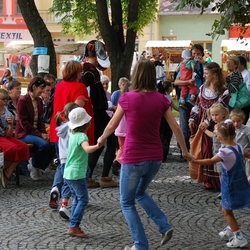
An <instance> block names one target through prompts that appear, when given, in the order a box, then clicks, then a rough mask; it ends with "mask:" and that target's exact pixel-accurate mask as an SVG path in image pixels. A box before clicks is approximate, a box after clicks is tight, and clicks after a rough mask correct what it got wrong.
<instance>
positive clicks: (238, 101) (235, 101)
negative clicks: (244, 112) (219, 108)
mask: <svg viewBox="0 0 250 250" xmlns="http://www.w3.org/2000/svg"><path fill="white" fill-rule="evenodd" d="M230 85H231V87H233V88H234V89H235V92H234V93H230V96H231V98H230V100H229V106H230V107H232V108H236V109H242V108H244V107H246V106H248V105H250V94H249V92H248V89H247V85H246V83H245V82H242V83H240V84H239V85H238V88H237V87H235V86H234V85H233V84H232V83H230Z"/></svg>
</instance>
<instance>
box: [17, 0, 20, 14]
mask: <svg viewBox="0 0 250 250" xmlns="http://www.w3.org/2000/svg"><path fill="white" fill-rule="evenodd" d="M16 14H21V10H20V8H19V6H18V3H17V1H16Z"/></svg>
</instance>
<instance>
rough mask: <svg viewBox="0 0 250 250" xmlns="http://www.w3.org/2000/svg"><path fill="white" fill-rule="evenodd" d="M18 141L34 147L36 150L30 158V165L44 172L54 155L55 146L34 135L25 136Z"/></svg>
mask: <svg viewBox="0 0 250 250" xmlns="http://www.w3.org/2000/svg"><path fill="white" fill-rule="evenodd" d="M20 140H21V141H23V142H25V143H28V144H34V145H35V147H36V150H35V152H34V154H33V156H32V165H33V166H34V167H35V168H40V169H42V170H45V169H46V168H47V167H48V165H49V164H50V162H51V160H52V159H53V157H54V155H55V152H56V150H55V144H54V143H52V142H47V141H46V140H44V139H43V138H41V137H38V136H35V135H26V136H25V137H23V138H20Z"/></svg>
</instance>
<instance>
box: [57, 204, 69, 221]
mask: <svg viewBox="0 0 250 250" xmlns="http://www.w3.org/2000/svg"><path fill="white" fill-rule="evenodd" d="M59 214H60V216H61V217H62V218H63V219H65V220H69V218H70V212H69V210H68V209H67V208H66V207H61V208H60V210H59Z"/></svg>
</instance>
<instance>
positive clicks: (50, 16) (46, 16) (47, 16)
mask: <svg viewBox="0 0 250 250" xmlns="http://www.w3.org/2000/svg"><path fill="white" fill-rule="evenodd" d="M39 13H40V16H41V17H42V19H43V21H44V23H59V22H60V21H61V18H60V17H56V16H55V14H54V13H49V12H48V11H46V10H40V11H39Z"/></svg>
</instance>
